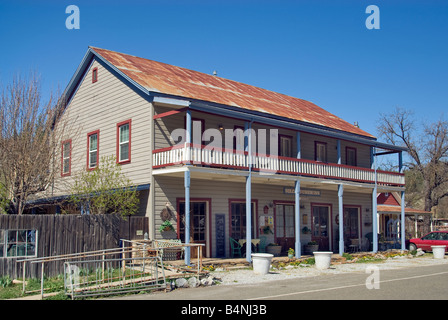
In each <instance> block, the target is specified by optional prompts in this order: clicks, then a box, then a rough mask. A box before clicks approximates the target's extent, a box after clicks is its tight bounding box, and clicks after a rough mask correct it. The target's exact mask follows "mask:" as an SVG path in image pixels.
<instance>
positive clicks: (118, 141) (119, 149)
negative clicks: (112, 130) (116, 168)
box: [116, 119, 132, 164]
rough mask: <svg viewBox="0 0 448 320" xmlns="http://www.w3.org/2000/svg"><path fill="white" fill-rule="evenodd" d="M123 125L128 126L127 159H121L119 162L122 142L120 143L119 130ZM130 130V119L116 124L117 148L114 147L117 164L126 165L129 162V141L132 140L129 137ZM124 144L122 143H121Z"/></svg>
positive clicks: (130, 136)
mask: <svg viewBox="0 0 448 320" xmlns="http://www.w3.org/2000/svg"><path fill="white" fill-rule="evenodd" d="M124 125H128V126H129V137H128V141H127V144H128V158H127V159H123V160H121V158H120V155H121V154H120V151H121V145H122V142H121V141H120V128H121V127H123V126H124ZM131 130H132V119H128V120H125V121H122V122H119V123H117V146H116V152H117V163H118V164H126V163H130V162H131V140H132V135H131V132H132V131H131ZM123 144H124V143H123Z"/></svg>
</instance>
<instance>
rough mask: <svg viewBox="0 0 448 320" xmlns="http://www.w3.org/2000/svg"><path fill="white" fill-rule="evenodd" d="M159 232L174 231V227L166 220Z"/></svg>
mask: <svg viewBox="0 0 448 320" xmlns="http://www.w3.org/2000/svg"><path fill="white" fill-rule="evenodd" d="M159 231H160V232H163V231H174V227H173V225H172V224H171V221H170V220H165V221H164V222H163V223H162V224H161V225H160V227H159Z"/></svg>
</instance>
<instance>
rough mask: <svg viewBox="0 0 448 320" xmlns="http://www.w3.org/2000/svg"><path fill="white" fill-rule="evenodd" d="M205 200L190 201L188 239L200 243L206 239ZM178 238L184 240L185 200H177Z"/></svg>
mask: <svg viewBox="0 0 448 320" xmlns="http://www.w3.org/2000/svg"><path fill="white" fill-rule="evenodd" d="M206 220H207V202H205V201H204V202H203V201H200V202H195V201H190V240H192V241H193V243H198V242H199V243H201V242H205V240H206V229H207V225H206ZM178 221H180V223H179V239H182V241H184V240H185V201H180V202H179V220H178Z"/></svg>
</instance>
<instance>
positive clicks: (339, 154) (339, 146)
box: [337, 140, 342, 164]
mask: <svg viewBox="0 0 448 320" xmlns="http://www.w3.org/2000/svg"><path fill="white" fill-rule="evenodd" d="M337 149H338V150H337V151H338V164H342V155H341V154H342V153H341V140H338V144H337Z"/></svg>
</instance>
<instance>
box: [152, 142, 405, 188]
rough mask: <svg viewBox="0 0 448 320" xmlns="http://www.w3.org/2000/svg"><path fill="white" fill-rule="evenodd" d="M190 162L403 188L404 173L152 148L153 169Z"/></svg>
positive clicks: (195, 147)
mask: <svg viewBox="0 0 448 320" xmlns="http://www.w3.org/2000/svg"><path fill="white" fill-rule="evenodd" d="M186 164H191V165H195V166H204V167H214V168H223V169H229V170H249V167H250V168H251V170H252V171H257V172H260V173H265V174H271V175H282V174H283V175H294V176H303V177H311V178H316V179H331V180H344V181H352V182H358V183H366V184H375V181H376V183H377V184H378V185H383V186H396V187H403V186H404V184H405V178H404V174H402V173H397V172H388V171H381V170H374V169H368V168H361V167H354V166H348V165H343V164H335V163H324V162H319V161H312V160H305V159H296V158H290V157H282V156H274V155H266V154H260V153H252V155H251V156H249V153H248V152H245V151H238V150H232V149H224V148H217V147H209V146H204V145H199V144H192V143H185V144H182V145H177V146H173V147H168V148H162V149H157V150H154V151H153V169H158V168H164V167H169V166H178V165H186Z"/></svg>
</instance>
